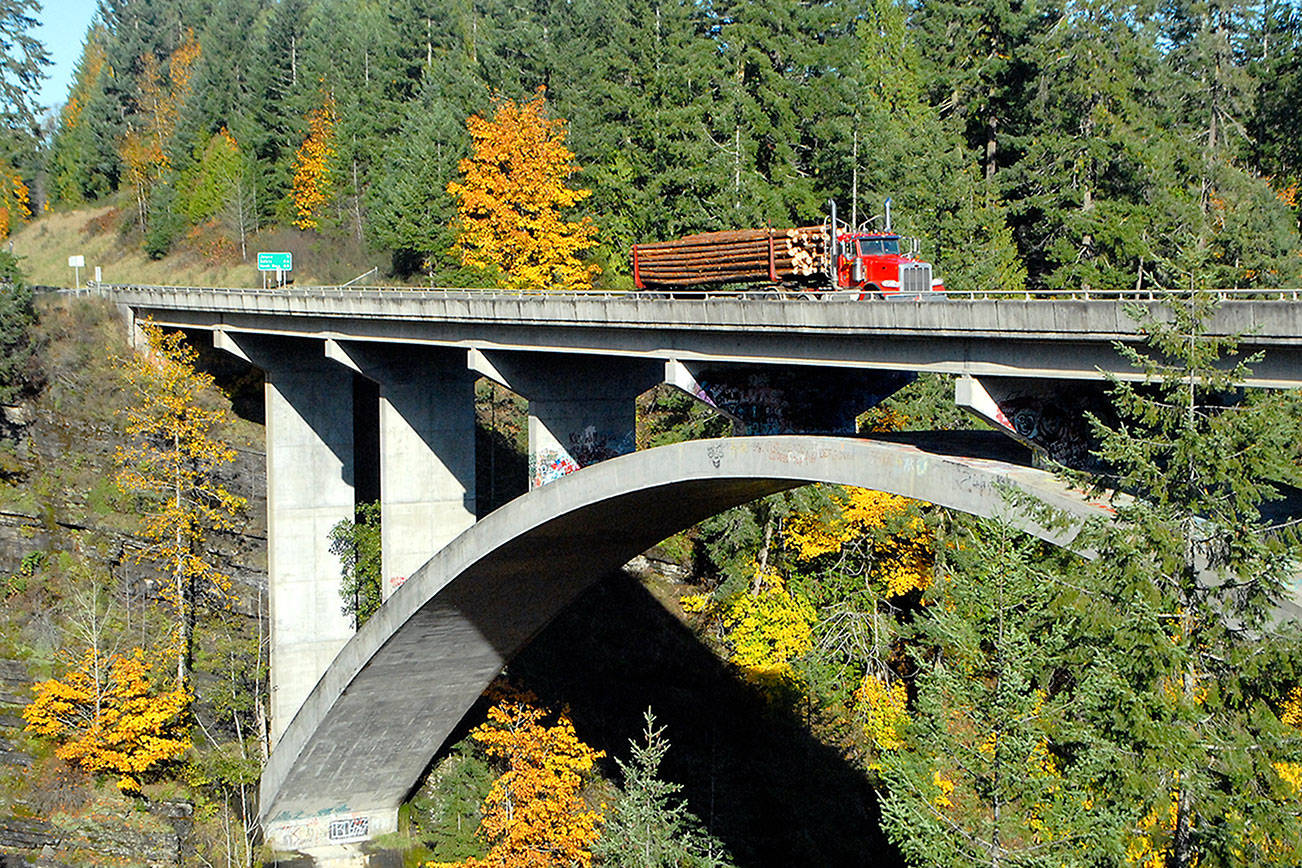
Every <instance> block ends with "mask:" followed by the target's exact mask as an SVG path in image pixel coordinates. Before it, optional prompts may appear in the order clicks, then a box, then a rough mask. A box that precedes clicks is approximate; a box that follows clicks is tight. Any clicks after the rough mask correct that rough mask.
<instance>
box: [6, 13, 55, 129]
mask: <svg viewBox="0 0 1302 868" xmlns="http://www.w3.org/2000/svg"><path fill="white" fill-rule="evenodd" d="M40 10H41V4H40V2H39V0H4V2H3V3H0V123H2V124H3V126H4V127H6V128H9V129H19V130H25V131H29V132H30V131H34V130H35V129H36V113H37V106H36V91H37V90H38V89H39V86H40V82H41V79H42V78H44V77H45V72H44V67H46V66H48V65H49V63H50V58H49V54H48V53H47V52H46V50H45V46H44V45H42V44H41V42H40V40H38V39H37V38H36V37H35V35H33V33H32V31H33V30H35V29H36V16H37V15H38V14H40Z"/></svg>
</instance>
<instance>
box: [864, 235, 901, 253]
mask: <svg viewBox="0 0 1302 868" xmlns="http://www.w3.org/2000/svg"><path fill="white" fill-rule="evenodd" d="M899 252H900V239H898V238H860V239H859V255H860V256H881V255H883V254H887V253H893V254H896V255H899Z"/></svg>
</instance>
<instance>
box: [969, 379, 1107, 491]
mask: <svg viewBox="0 0 1302 868" xmlns="http://www.w3.org/2000/svg"><path fill="white" fill-rule="evenodd" d="M954 403H956V404H957V405H958V406H960V407H962V408H963V409H965V410H967V411H968V412H969V413H971V414H972V415H974V416H976V417H977V418H979V419H981V420H982V421H984V422H986V423H987V424H989V425H990V426H991V427H993V428H995V429H996V430H997V431H1001V432H1003V433H1004V434H1006V435H1008V436H1009V437H1011V438H1013V439H1014V440H1016V441H1017V442H1019V443H1022V444H1024V445H1026V446H1029V447H1030V448H1031V449H1032V450H1034V451H1035V453H1036V454H1037V455H1039V456H1043V457H1045V458H1048V459H1050V460H1051V461H1053V462H1056V463H1058V464H1062V465H1065V466H1067V467H1073V468H1076V469H1078V470H1091V471H1096V470H1099V469H1101V468H1100V466H1099V462H1098V459H1097V458H1095V457H1094V455H1093V454H1092V452H1093V451H1094V450H1095V449H1096V448H1097V442H1096V438H1095V437H1094V433H1093V430H1092V429H1091V427H1090V423H1089V419H1088V414H1092V415H1093V416H1095V417H1096V418H1099V419H1103V420H1105V421H1107V420H1110V419H1112V418H1113V417H1114V410H1113V409H1112V403H1111V401H1110V400H1108V397H1107V394H1106V384H1105V383H1099V382H1088V381H1085V382H1082V381H1079V380H1073V381H1064V380H1040V379H1028V378H1022V377H973V376H966V375H965V376H962V377H959V378H958V379H957V380H955V381H954Z"/></svg>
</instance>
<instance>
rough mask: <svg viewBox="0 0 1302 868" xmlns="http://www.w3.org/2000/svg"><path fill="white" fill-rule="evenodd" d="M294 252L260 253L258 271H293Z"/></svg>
mask: <svg viewBox="0 0 1302 868" xmlns="http://www.w3.org/2000/svg"><path fill="white" fill-rule="evenodd" d="M293 270H294V254H292V253H259V254H258V271H293Z"/></svg>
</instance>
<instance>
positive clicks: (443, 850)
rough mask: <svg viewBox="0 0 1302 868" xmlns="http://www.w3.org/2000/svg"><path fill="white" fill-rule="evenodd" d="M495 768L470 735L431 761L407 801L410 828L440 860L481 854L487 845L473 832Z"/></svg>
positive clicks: (456, 859)
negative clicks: (420, 781)
mask: <svg viewBox="0 0 1302 868" xmlns="http://www.w3.org/2000/svg"><path fill="white" fill-rule="evenodd" d="M496 777H497V772H496V770H495V769H494V768H493V765H492V763H490V762H489V761H488V760H487V759H486V758H485V757H484V756H483V754H482V752H481V751H480V750H479V748H478V745H477V744H476V742H474V741H473V740H472V739H469V738H466V739H463V740H462V741H460V742H458V743H457V744H456V745H455V746H454V747H453V748H452V750H451V752H450V753H449V754H448V755H447V756H446V757H444V758H443V759H441V760H439V762H438V763H437V764H435V766H434V768H433V770H431V772H430V774H429V778H428V779H427V780H426V782H425V784H424V785H423V786H422V787H421V788H420V790H419V791H418V792H417V793H416V796H415V797H414V798H413V799H412V801H411V813H410V819H411V825H412V834H413V835H414V836H415V837H417V838H419V839H420V840H421V841H422V842H424V843H425V845H426V846H428V847H429V848H430V850H431V851H432V855H433V856H434V857H435V858H436V859H437V860H438V861H441V862H460V861H463V860H465V859H469V858H471V857H474V858H481V857H482V856H483V855H484V851H485V849H486V847H485V845H484V842H483V841H482V840H481V839H480V838H479V837H478V836H477V835H476V834H475V832H476V830H477V829H478V828H479V821H480V820H481V819H482V816H481V813H480V806H481V805H482V804H483V803H484V797H485V796H487V795H488V791H489V789H490V788H491V787H492V785H493V780H494V778H496Z"/></svg>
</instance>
